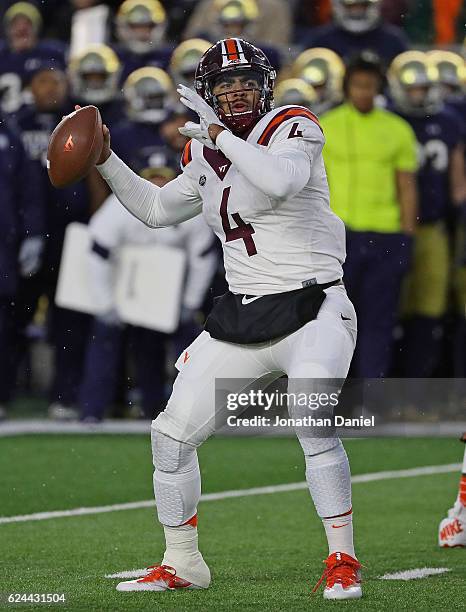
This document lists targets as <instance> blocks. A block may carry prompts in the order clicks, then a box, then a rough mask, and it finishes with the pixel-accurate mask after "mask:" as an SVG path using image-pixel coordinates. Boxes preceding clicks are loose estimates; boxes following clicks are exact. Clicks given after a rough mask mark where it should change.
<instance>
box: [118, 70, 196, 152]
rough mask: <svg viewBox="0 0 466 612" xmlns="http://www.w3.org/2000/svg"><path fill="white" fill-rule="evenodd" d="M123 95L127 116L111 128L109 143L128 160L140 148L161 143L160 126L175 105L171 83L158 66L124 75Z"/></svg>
mask: <svg viewBox="0 0 466 612" xmlns="http://www.w3.org/2000/svg"><path fill="white" fill-rule="evenodd" d="M123 96H124V100H125V115H126V116H125V118H124V119H123V120H122V121H121V122H120V123H119V124H118V125H117V126H116V127H115V129H114V130H113V132H112V147H113V150H114V151H115V153H116V154H117V155H118V156H119V157H120V158H121V159H122V160H123V161H124V162H125V163H127V164H131V160H133V159H135V158H136V153H137V151H138V150H139V149H141V148H144V149H146V151H147V150H148V149H149V148H150V147H156V148H159V147H160V146H163V145H164V142H163V138H162V136H161V134H160V126H161V125H162V123H163V122H164V121H165V120H166V119H167V118H168V117H169V115H170V113H171V110H172V108H173V105H174V89H173V83H172V81H171V79H170V77H169V76H168V74H167V73H166V72H165V71H164V70H162V69H161V68H152V67H147V68H139V69H138V70H135V71H134V72H133V73H131V74H130V75H129V77H128V78H127V79H126V82H125V84H124V86H123ZM182 146H184V143H183V145H182Z"/></svg>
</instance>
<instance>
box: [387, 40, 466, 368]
mask: <svg viewBox="0 0 466 612" xmlns="http://www.w3.org/2000/svg"><path fill="white" fill-rule="evenodd" d="M388 79H389V83H390V93H391V96H392V98H393V101H394V105H395V109H396V111H397V112H398V113H399V114H400V115H401V116H402V117H403V118H404V119H405V120H406V121H408V122H409V123H410V125H411V127H412V128H413V130H414V132H415V134H416V138H417V142H418V145H419V170H418V175H417V177H418V181H417V182H418V193H419V223H420V225H419V227H418V228H417V231H416V237H415V242H414V251H413V260H412V264H411V270H410V274H409V277H408V278H407V279H406V280H407V287H406V295H405V300H404V302H405V303H404V304H403V315H404V318H405V324H404V330H405V337H404V342H403V356H402V361H403V373H404V375H405V376H408V377H410V378H427V377H430V376H432V375H433V373H434V371H435V368H436V366H437V365H438V361H439V356H440V346H441V345H440V340H441V338H442V335H443V317H444V315H445V312H446V309H447V299H448V291H449V285H450V283H449V279H450V247H449V238H448V233H447V222H448V218H449V217H450V216H451V204H453V205H454V206H455V207H459V206H461V204H462V203H463V202H464V201H465V200H466V183H465V178H464V147H463V127H464V126H463V123H462V121H461V119H460V117H459V116H458V115H457V114H456V113H454V112H452V111H450V110H448V109H447V108H445V106H444V105H443V103H442V100H441V98H440V96H439V93H440V92H439V83H438V72H437V69H436V67H435V65H434V64H433V63H432V61H431V59H430V57H429V56H428V55H427V54H425V53H422V52H420V51H407V52H405V53H402V54H401V55H399V56H398V57H397V58H396V59H395V60H394V61H393V63H392V65H391V67H390V70H389V73H388Z"/></svg>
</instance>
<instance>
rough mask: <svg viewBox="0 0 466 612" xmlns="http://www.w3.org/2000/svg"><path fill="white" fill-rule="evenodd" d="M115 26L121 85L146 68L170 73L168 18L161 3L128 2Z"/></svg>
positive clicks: (154, 1) (149, 0)
mask: <svg viewBox="0 0 466 612" xmlns="http://www.w3.org/2000/svg"><path fill="white" fill-rule="evenodd" d="M115 23H116V30H117V38H118V41H119V43H120V44H119V45H116V46H115V51H116V53H117V54H118V57H119V59H120V61H121V64H122V71H121V75H120V83H123V82H124V81H125V80H126V79H127V77H128V75H129V74H131V73H132V72H134V71H135V70H137V69H138V68H142V67H143V66H155V67H158V68H163V69H164V70H166V69H167V67H168V63H169V61H170V55H171V52H172V46H169V45H167V43H166V41H165V32H166V29H167V14H166V12H165V9H164V8H163V6H162V4H161V3H160V2H159V0H125V2H123V3H122V5H121V6H120V8H119V9H118V13H117V15H116V22H115Z"/></svg>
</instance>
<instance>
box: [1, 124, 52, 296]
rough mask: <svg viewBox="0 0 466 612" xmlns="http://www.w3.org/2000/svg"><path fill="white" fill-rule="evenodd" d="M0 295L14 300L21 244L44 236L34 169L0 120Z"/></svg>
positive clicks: (16, 138)
mask: <svg viewBox="0 0 466 612" xmlns="http://www.w3.org/2000/svg"><path fill="white" fill-rule="evenodd" d="M0 194H1V196H0V227H1V228H2V239H1V240H0V295H2V296H14V294H15V292H16V288H17V283H18V263H17V262H18V252H19V247H20V244H21V241H22V240H24V239H25V238H27V237H29V236H41V235H42V236H43V235H45V232H46V219H45V202H44V194H43V190H42V185H41V181H40V176H39V173H38V171H37V167H36V166H35V165H34V163H33V162H31V160H30V159H29V158H28V156H27V154H26V151H25V149H24V147H23V145H22V143H21V139H20V136H19V133H18V132H17V131H16V130H15V128H14V126H13V125H11V124H10V123H8V122H7V120H6V119H5V118H3V117H1V116H0Z"/></svg>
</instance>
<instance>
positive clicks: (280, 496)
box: [0, 435, 466, 612]
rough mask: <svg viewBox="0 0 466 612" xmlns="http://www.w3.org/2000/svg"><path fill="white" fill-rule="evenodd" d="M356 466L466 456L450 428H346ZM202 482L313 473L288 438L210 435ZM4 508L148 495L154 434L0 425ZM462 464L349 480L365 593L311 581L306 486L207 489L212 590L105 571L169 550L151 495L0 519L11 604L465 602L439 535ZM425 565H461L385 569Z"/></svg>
mask: <svg viewBox="0 0 466 612" xmlns="http://www.w3.org/2000/svg"><path fill="white" fill-rule="evenodd" d="M345 447H346V449H347V451H348V454H349V456H350V461H351V466H352V472H353V475H356V474H364V473H368V472H377V471H381V470H398V469H404V468H413V467H418V466H425V465H440V464H448V463H457V462H460V460H461V458H462V452H463V447H462V446H461V445H460V444H459V443H458V442H456V441H455V440H451V439H411V440H409V439H403V440H382V439H381V440H350V441H346V442H345ZM199 456H200V462H201V471H202V474H203V492H204V493H210V492H219V491H225V490H231V489H241V488H248V487H260V486H265V485H272V484H282V483H287V482H298V481H302V480H303V466H304V461H303V458H302V455H301V450H300V447H299V446H298V444H297V442H296V441H295V440H291V439H264V438H261V439H253V438H244V439H241V438H224V439H220V438H219V439H213V440H210V441H209V442H207V443H206V444H205V445H204V446H203V447H202V448H201V449H200V453H199ZM0 466H1V473H0V504H1V510H0V515H2V516H14V515H19V514H28V513H35V512H42V511H50V510H64V509H73V508H77V507H83V506H101V505H108V504H115V503H122V502H131V501H141V500H146V499H150V498H151V497H152V484H151V472H152V466H151V455H150V444H149V439H148V437H146V436H97V435H95V436H84V435H83V436H78V435H77V436H71V435H67V436H45V435H44V436H18V437H12V438H2V439H0ZM458 479H459V474H458V473H448V474H436V475H429V476H417V477H411V478H403V479H401V478H398V479H390V480H382V481H376V482H367V483H358V484H355V485H354V488H353V506H354V511H355V515H354V518H355V534H356V543H357V552H358V556H359V558H360V560H361V561H362V562H363V564H364V565H365V566H366V569H365V572H364V576H363V577H364V599H363V600H360V601H357V602H340V603H338V602H324V601H323V600H322V595H321V593H319V595H318V596H314V597H312V598H311V597H310V591H311V588H312V586H313V585H314V584H315V582H316V581H317V579H318V578H319V577H320V573H321V571H322V564H321V561H322V560H323V559H324V558H325V557H326V548H325V542H324V535H323V529H322V527H321V524H320V522H319V520H318V519H317V517H316V515H315V512H314V509H313V506H312V503H311V501H310V498H309V494H308V493H307V492H306V491H292V492H280V493H274V494H269V495H255V496H249V497H239V498H235V499H224V500H218V501H205V502H202V503H201V504H200V508H199V532H200V542H201V548H202V551H203V554H204V556H205V558H206V561H207V562H208V563H209V565H210V567H211V570H212V574H213V583H212V586H211V588H210V589H209V590H207V591H202V592H196V591H193V592H176V593H171V592H169V593H161V594H160V593H118V592H116V591H115V589H114V587H115V584H116V583H117V582H118V580H112V579H107V578H105V574H112V573H116V572H122V571H125V570H132V569H138V568H142V567H145V566H146V565H150V564H153V563H155V562H157V561H159V560H160V558H161V554H162V552H163V549H162V544H163V542H162V531H161V529H160V528H159V526H158V524H157V523H156V521H155V511H154V509H152V508H146V509H138V510H126V511H120V512H110V513H102V514H95V515H89V516H80V517H67V518H54V519H49V520H43V521H31V522H22V523H13V524H0V551H1V557H2V563H1V570H2V571H1V572H0V597H1V598H2V601H1V603H0V607H1V609H9V610H12V609H16V610H20V609H25V610H26V609H27V610H31V609H37V610H39V609H42V608H44V609H45V608H49V609H50V608H52V609H53V608H56V609H57V608H60V607H61V608H65V609H69V610H82V611H86V610H108V611H118V610H137V611H139V610H157V609H163V610H177V611H178V610H199V611H205V610H209V611H210V610H212V611H214V610H215V611H216V610H267V611H270V610H277V611H278V610H280V611H282V610H283V611H285V610H308V609H315V610H320V609H331V608H334V607H338V606H340V607H341V606H342V607H344V608H345V609H346V608H347V607H351V608H352V609H357V610H416V611H417V610H419V611H421V610H432V611H435V612H438V611H443V610H464V609H465V601H466V549H451V550H446V549H439V548H437V546H436V539H437V525H438V522H439V520H440V519H441V518H442V517H443V516H444V513H445V511H446V509H447V508H448V507H449V506H450V505H451V504H452V502H453V501H454V497H455V495H456V490H457V483H458ZM422 567H434V568H436V567H445V568H449V569H450V570H451V571H450V572H448V573H445V574H443V575H439V576H434V577H428V578H424V579H422V580H412V581H409V582H405V581H398V580H396V581H382V580H379V579H378V576H380V575H382V574H384V573H386V572H395V571H401V570H407V569H413V568H422ZM8 593H64V594H65V597H66V603H65V604H54V605H53V604H52V605H49V606H47V605H46V604H41V605H38V604H35V605H34V604H32V605H27V606H24V605H19V604H7V603H6V594H8Z"/></svg>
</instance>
